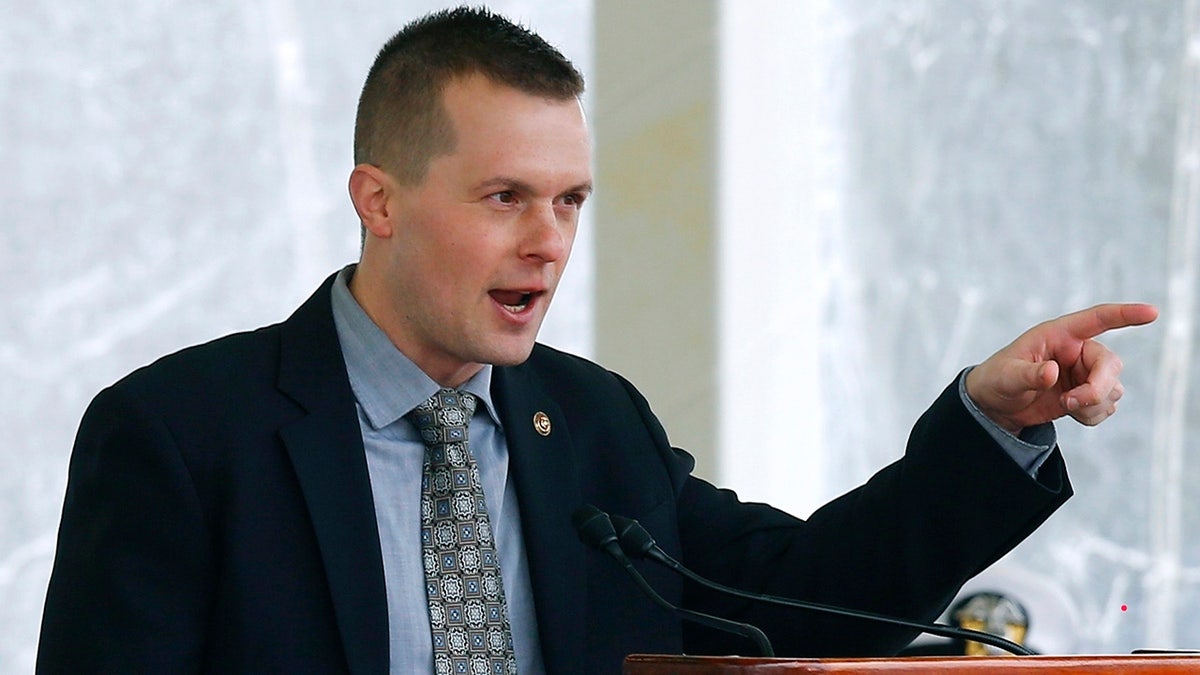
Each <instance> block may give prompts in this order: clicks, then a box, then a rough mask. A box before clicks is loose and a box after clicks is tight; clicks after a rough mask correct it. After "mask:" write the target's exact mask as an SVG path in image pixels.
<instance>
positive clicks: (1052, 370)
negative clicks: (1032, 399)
mask: <svg viewBox="0 0 1200 675" xmlns="http://www.w3.org/2000/svg"><path fill="white" fill-rule="evenodd" d="M1013 371H1014V372H1013V373H1012V375H1013V376H1014V378H1013V379H1014V380H1015V382H1014V383H1013V384H1014V385H1016V386H1014V389H1015V390H1017V391H1045V390H1046V389H1049V388H1050V387H1052V386H1053V385H1054V383H1055V382H1056V381H1058V363H1057V362H1055V361H1022V362H1019V365H1017V366H1016V367H1015V368H1014V369H1013Z"/></svg>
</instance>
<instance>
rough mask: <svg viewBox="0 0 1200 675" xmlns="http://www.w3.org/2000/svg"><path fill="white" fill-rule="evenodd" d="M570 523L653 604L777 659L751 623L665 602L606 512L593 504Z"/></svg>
mask: <svg viewBox="0 0 1200 675" xmlns="http://www.w3.org/2000/svg"><path fill="white" fill-rule="evenodd" d="M571 522H572V523H573V524H574V525H575V531H576V532H578V533H579V538H580V540H582V541H583V543H585V544H587V545H588V546H591V547H593V548H598V549H600V550H601V551H604V552H605V553H607V554H608V555H609V556H610V557H611V558H612V559H613V560H616V561H617V563H618V564H620V565H621V567H622V568H623V569H624V570H625V572H626V573H627V574H629V576H630V578H632V579H633V582H634V583H635V584H637V586H638V588H640V589H641V590H642V592H643V593H645V594H646V596H647V597H649V598H650V599H651V600H653V601H654V604H656V605H658V606H659V607H662V608H663V609H666V610H668V611H670V612H673V613H674V614H675V615H676V616H678V617H679V618H681V619H686V620H688V621H692V622H694V623H698V624H701V625H704V626H708V627H709V628H715V629H717V630H723V631H725V632H728V633H733V634H735V635H740V636H742V637H744V638H746V639H748V640H752V641H753V642H754V644H755V646H756V647H757V648H758V651H759V652H760V653H761V655H762V656H775V650H774V649H772V648H771V641H770V640H768V639H767V636H766V634H765V633H763V632H762V631H761V630H759V629H758V628H756V627H754V626H751V625H750V624H748V623H741V622H740V621H731V620H729V619H722V618H720V617H716V616H712V615H710V614H704V613H702V612H695V611H692V610H690V609H684V608H683V607H677V606H675V605H673V604H671V603H670V602H667V600H666V599H664V598H663V597H662V596H661V595H659V594H658V593H657V592H656V591H655V590H654V588H653V587H651V586H650V583H649V582H648V581H646V578H645V577H643V576H642V574H641V572H638V571H637V569H636V568H635V567H634V566H633V562H632V561H631V560H630V559H629V556H627V555H626V554H625V552H624V551H623V550H622V549H621V545H620V543H619V541H618V538H617V533H616V531H615V530H614V529H613V524H612V520H611V519H610V517H609V515H608V514H607V513H605V512H604V511H601V510H600V509H598V508H596V507H595V506H592V505H591V504H586V505H584V506H581V507H579V508H578V509H576V510H575V513H573V514H571Z"/></svg>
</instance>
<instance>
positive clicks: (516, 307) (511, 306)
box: [490, 291, 534, 314]
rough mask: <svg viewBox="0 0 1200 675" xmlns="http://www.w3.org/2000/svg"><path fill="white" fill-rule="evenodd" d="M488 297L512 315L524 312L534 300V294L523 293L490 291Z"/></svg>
mask: <svg viewBox="0 0 1200 675" xmlns="http://www.w3.org/2000/svg"><path fill="white" fill-rule="evenodd" d="M490 295H491V296H492V299H493V300H495V301H496V302H497V303H499V304H500V306H501V307H503V308H504V309H506V310H508V311H509V312H512V313H513V314H520V313H521V312H524V311H525V310H526V309H527V308H528V307H529V303H530V302H533V298H534V293H527V292H524V291H492V292H491V293H490Z"/></svg>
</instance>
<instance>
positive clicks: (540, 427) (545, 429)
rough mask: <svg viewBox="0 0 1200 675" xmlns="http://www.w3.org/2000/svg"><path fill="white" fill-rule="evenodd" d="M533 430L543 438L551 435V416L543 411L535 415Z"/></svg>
mask: <svg viewBox="0 0 1200 675" xmlns="http://www.w3.org/2000/svg"><path fill="white" fill-rule="evenodd" d="M533 428H534V430H535V431H537V432H538V433H539V434H541V435H543V436H549V435H550V416H549V415H547V414H546V413H544V412H542V411H541V410H539V411H537V412H536V413H534V414H533Z"/></svg>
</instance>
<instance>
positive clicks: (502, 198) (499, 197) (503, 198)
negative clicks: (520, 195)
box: [492, 190, 517, 204]
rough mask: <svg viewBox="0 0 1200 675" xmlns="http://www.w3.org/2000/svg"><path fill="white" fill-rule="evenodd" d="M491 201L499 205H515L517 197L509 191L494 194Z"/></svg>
mask: <svg viewBox="0 0 1200 675" xmlns="http://www.w3.org/2000/svg"><path fill="white" fill-rule="evenodd" d="M492 199H494V200H496V201H498V202H500V203H501V204H515V203H516V202H517V196H516V195H515V194H513V193H512V191H510V190H505V191H504V192H497V193H496V194H494V195H492Z"/></svg>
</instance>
